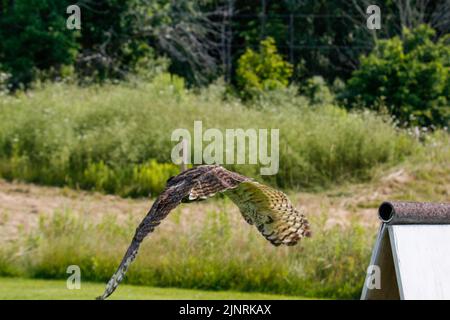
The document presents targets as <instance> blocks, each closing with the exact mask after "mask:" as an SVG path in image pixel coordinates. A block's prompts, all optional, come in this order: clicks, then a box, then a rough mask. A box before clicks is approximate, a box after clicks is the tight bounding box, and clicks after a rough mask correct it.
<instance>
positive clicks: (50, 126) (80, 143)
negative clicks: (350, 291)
mask: <svg viewBox="0 0 450 320" xmlns="http://www.w3.org/2000/svg"><path fill="white" fill-rule="evenodd" d="M224 90H225V89H224V88H223V87H222V86H220V85H215V86H211V87H209V88H207V89H205V90H204V92H202V93H201V94H196V93H194V92H192V91H188V90H186V89H185V88H184V86H183V81H181V80H180V79H179V78H176V77H171V76H170V75H167V74H161V75H159V76H158V77H157V78H156V79H155V80H154V81H152V82H150V83H148V84H145V85H140V86H139V87H138V88H130V87H128V86H125V85H121V86H114V85H108V86H102V87H96V86H94V87H92V88H85V89H81V88H77V87H76V86H69V85H58V84H54V85H49V86H46V87H44V88H42V89H39V90H35V91H33V95H32V96H27V95H25V94H22V95H20V96H18V97H5V98H3V99H1V100H0V118H1V119H2V121H1V122H0V176H2V177H3V178H7V179H22V180H25V181H30V182H35V183H42V184H51V185H58V186H62V185H69V186H72V187H79V188H84V189H94V190H100V191H104V192H109V193H117V194H121V195H125V196H141V195H148V194H149V193H155V192H158V191H160V188H161V187H162V186H163V185H164V183H165V181H166V179H167V178H168V177H170V175H171V174H173V173H174V168H173V167H172V166H164V165H162V164H160V165H157V164H156V163H152V162H151V161H150V160H151V159H155V160H156V161H157V162H159V163H168V162H171V158H170V155H171V150H172V148H173V147H174V146H175V144H176V143H175V142H172V141H171V140H170V138H171V133H172V131H173V130H175V129H177V128H186V129H188V130H190V131H191V134H192V135H193V132H192V131H193V125H194V121H195V120H199V119H200V120H202V121H203V124H204V125H203V126H204V130H206V129H207V128H218V129H219V130H225V129H227V128H243V129H245V130H246V129H250V128H256V129H258V128H268V129H270V128H279V129H280V146H279V164H280V168H279V172H278V174H277V175H276V176H265V177H264V176H263V177H261V176H259V168H258V166H255V165H234V166H231V168H233V169H236V170H238V171H240V172H242V173H244V174H248V175H251V176H254V177H258V179H261V178H264V179H266V180H267V182H269V183H271V184H273V185H278V186H280V187H284V188H300V187H302V188H310V189H322V188H325V187H327V186H329V185H332V184H336V183H339V182H343V181H349V180H356V181H361V180H365V179H369V178H370V177H371V176H372V175H373V173H374V171H375V170H376V168H378V167H379V166H381V165H392V164H395V163H398V162H400V161H402V159H404V158H405V157H407V156H408V155H410V154H411V153H414V152H415V151H416V150H417V148H418V147H419V145H418V143H417V142H416V141H415V140H414V139H413V138H412V137H409V136H408V135H407V134H406V133H405V132H397V130H396V129H395V128H394V127H393V125H392V124H391V123H389V122H385V121H384V120H383V118H381V117H378V116H376V115H375V114H373V113H370V112H348V111H345V110H343V109H341V108H339V107H336V106H333V105H328V104H321V105H319V104H316V105H315V106H314V107H311V106H309V105H308V103H307V101H306V99H304V98H302V97H296V96H286V97H285V99H284V100H282V102H281V104H280V99H276V100H275V102H273V103H272V102H270V101H269V102H267V104H266V105H265V107H264V109H262V110H259V109H257V108H248V107H247V106H246V105H243V104H242V103H241V102H239V101H238V100H236V99H230V100H228V101H223V100H222V94H223V91H224ZM204 145H205V146H206V145H207V143H206V142H205V143H204ZM175 169H176V168H175ZM151 175H154V176H155V179H156V178H157V177H160V178H158V179H159V181H153V182H151V181H149V180H148V179H150V178H149V176H151Z"/></svg>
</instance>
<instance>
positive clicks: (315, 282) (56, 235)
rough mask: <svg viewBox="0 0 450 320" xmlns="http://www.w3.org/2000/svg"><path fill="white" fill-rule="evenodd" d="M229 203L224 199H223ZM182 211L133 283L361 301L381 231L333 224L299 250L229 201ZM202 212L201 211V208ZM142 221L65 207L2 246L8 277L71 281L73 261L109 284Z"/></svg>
mask: <svg viewBox="0 0 450 320" xmlns="http://www.w3.org/2000/svg"><path fill="white" fill-rule="evenodd" d="M220 203H222V202H220ZM219 208H220V209H219V210H217V211H211V212H206V213H200V212H198V213H195V214H194V213H192V214H184V215H181V210H176V211H175V212H174V213H172V215H171V216H169V219H168V220H167V221H164V223H163V224H162V225H161V226H160V227H159V228H158V229H157V230H156V231H155V232H154V233H153V234H152V235H151V236H150V237H149V238H148V239H146V240H145V242H144V244H143V245H142V248H141V251H140V253H139V255H138V258H137V260H136V261H135V263H134V264H133V265H132V266H131V268H130V270H129V272H128V274H127V276H126V282H128V283H131V284H143V285H150V286H160V287H165V286H170V287H179V288H196V289H209V290H239V291H257V292H267V293H278V294H288V295H302V296H308V297H326V298H357V297H358V296H359V294H360V292H361V288H362V285H363V281H364V275H365V267H366V265H367V262H368V261H369V254H370V250H371V248H370V247H371V244H372V241H373V235H374V233H375V230H373V231H374V232H373V233H371V232H367V229H364V228H363V227H362V226H361V225H359V223H358V222H357V221H356V220H355V221H352V222H351V228H345V229H344V228H341V227H339V226H333V227H330V226H325V220H326V219H325V216H323V217H321V216H313V217H311V218H312V220H313V221H312V225H313V226H314V230H313V231H314V232H315V233H314V236H313V237H312V238H310V239H305V240H304V241H303V242H302V243H301V244H300V245H297V246H295V247H273V246H272V245H271V244H270V243H269V242H267V241H266V240H265V239H264V238H263V237H262V236H261V235H260V234H259V233H258V232H257V230H256V229H255V228H254V227H252V226H250V225H247V224H246V223H245V222H244V221H243V220H242V218H241V217H240V215H239V213H238V212H237V210H230V208H229V207H228V204H225V205H220V206H219ZM194 211H195V210H194ZM137 220H138V219H135V218H131V217H130V219H128V220H127V221H125V222H122V223H118V222H117V221H116V220H115V219H114V218H113V217H112V216H105V217H104V218H103V219H102V220H101V221H95V220H94V219H92V218H89V217H86V216H77V215H74V214H71V213H70V212H60V213H56V214H54V215H52V216H51V217H46V218H45V217H44V216H43V218H42V219H41V221H40V223H39V226H37V227H36V229H34V230H32V231H31V232H29V233H23V234H22V235H21V236H20V237H19V238H18V240H16V241H12V242H10V243H8V244H5V245H2V247H1V248H0V276H22V277H34V278H49V279H58V278H59V279H65V278H67V276H68V275H67V273H66V269H67V267H68V266H69V265H78V266H80V268H81V276H82V280H86V281H88V280H89V281H101V282H106V281H107V280H108V279H109V277H110V276H111V275H112V273H113V272H114V271H115V269H116V268H117V266H118V264H119V262H120V260H121V258H122V255H123V254H124V252H125V250H126V248H127V246H128V244H129V242H130V239H131V237H132V235H133V232H134V227H135V225H136V223H137Z"/></svg>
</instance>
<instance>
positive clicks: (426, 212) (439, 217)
mask: <svg viewBox="0 0 450 320" xmlns="http://www.w3.org/2000/svg"><path fill="white" fill-rule="evenodd" d="M378 216H379V218H380V219H381V221H383V222H384V223H387V224H389V225H393V224H450V203H431V202H400V201H390V202H383V203H382V204H381V205H380V208H379V209H378Z"/></svg>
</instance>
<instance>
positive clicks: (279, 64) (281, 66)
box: [236, 37, 293, 97]
mask: <svg viewBox="0 0 450 320" xmlns="http://www.w3.org/2000/svg"><path fill="white" fill-rule="evenodd" d="M292 71H293V67H292V65H291V64H290V63H288V62H286V61H284V60H283V57H282V56H281V55H280V54H278V53H277V48H276V45H275V40H273V38H270V37H269V38H267V39H265V40H263V41H261V44H260V47H259V51H258V52H255V51H254V50H252V49H247V50H246V51H245V53H244V54H243V55H242V56H241V57H240V58H239V61H238V67H237V70H236V77H237V82H238V86H239V88H240V89H241V90H242V94H243V96H244V97H252V96H254V95H257V94H259V93H262V92H264V91H270V90H276V89H281V88H286V87H287V85H288V83H289V78H290V77H291V76H292Z"/></svg>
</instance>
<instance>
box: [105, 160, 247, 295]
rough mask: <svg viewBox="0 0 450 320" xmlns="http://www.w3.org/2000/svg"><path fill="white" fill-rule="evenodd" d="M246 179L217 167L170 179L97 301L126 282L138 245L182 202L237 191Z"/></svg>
mask: <svg viewBox="0 0 450 320" xmlns="http://www.w3.org/2000/svg"><path fill="white" fill-rule="evenodd" d="M246 180H249V179H248V178H247V177H244V176H241V175H239V174H237V173H235V172H231V171H228V170H226V169H225V168H222V167H220V166H215V165H205V166H199V167H195V168H192V169H189V170H186V171H184V172H182V173H181V174H179V175H178V176H176V177H172V178H171V179H169V180H168V181H167V186H166V188H165V189H164V191H163V192H162V193H161V194H160V195H159V197H158V198H157V199H156V200H155V202H154V203H153V205H152V207H151V209H150V211H149V212H148V213H147V215H146V216H145V218H144V219H143V220H142V222H141V223H140V224H139V226H138V227H137V229H136V233H135V235H134V237H133V240H132V241H131V244H130V246H129V247H128V249H127V251H126V253H125V256H124V257H123V259H122V262H121V263H120V265H119V267H118V269H117V271H116V272H115V273H114V275H113V276H112V277H111V279H110V280H109V281H108V283H107V285H106V289H105V292H104V293H103V295H101V296H99V297H97V299H99V300H103V299H106V298H107V297H108V296H110V295H111V294H112V293H113V292H114V290H115V289H116V288H117V287H118V285H119V284H120V282H121V281H122V280H123V277H124V276H125V273H126V272H127V270H128V267H129V266H130V264H131V263H132V262H133V260H134V259H135V258H136V255H137V253H138V250H139V246H140V244H141V243H142V241H143V240H144V238H145V237H146V236H147V235H148V234H150V233H151V232H153V230H154V229H155V228H156V227H157V226H158V225H159V224H160V223H161V221H162V220H163V219H164V218H165V217H167V215H168V214H169V213H170V211H172V210H173V209H174V208H175V207H177V206H178V205H179V204H180V203H181V202H182V201H183V202H190V201H197V200H203V199H206V198H208V197H211V196H213V195H215V194H216V193H217V192H223V191H225V190H229V189H233V188H236V187H237V186H238V185H239V184H240V183H241V182H243V181H246Z"/></svg>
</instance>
